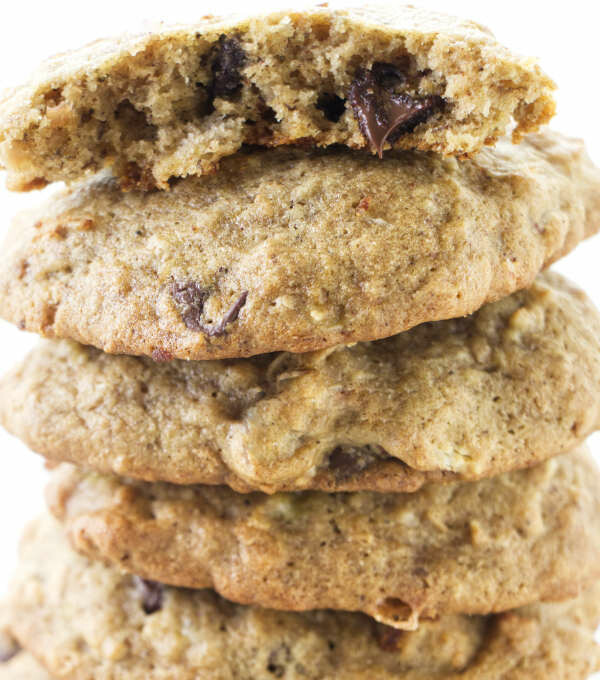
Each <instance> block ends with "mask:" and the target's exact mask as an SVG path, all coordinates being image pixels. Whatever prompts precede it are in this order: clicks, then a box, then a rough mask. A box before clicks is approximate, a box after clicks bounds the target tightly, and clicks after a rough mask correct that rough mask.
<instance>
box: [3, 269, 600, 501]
mask: <svg viewBox="0 0 600 680" xmlns="http://www.w3.org/2000/svg"><path fill="white" fill-rule="evenodd" d="M599 385H600V317H599V315H598V313H597V311H596V310H595V309H594V307H593V306H592V304H591V303H590V301H589V300H588V299H587V298H586V297H585V296H584V295H583V293H581V292H580V291H579V290H577V289H576V288H574V287H572V286H571V284H569V283H568V282H567V281H566V280H565V279H563V278H562V277H560V276H559V275H557V274H553V273H545V274H542V275H540V276H539V277H538V279H536V282H535V283H534V284H533V285H532V286H531V287H530V288H528V289H526V290H524V291H520V292H518V293H514V294H513V295H512V296H510V297H508V298H504V299H503V300H500V301H499V302H495V303H491V304H489V305H486V306H484V307H483V308H482V309H480V310H479V311H478V312H476V313H474V314H473V315H471V316H469V317H465V318H462V319H453V320H448V321H438V322H435V323H430V324H423V325H421V326H418V327H417V328H414V329H412V330H410V331H407V332H405V333H401V334H399V335H397V336H393V337H392V338H388V339H386V340H379V341H376V342H372V343H358V344H355V345H353V346H349V347H347V346H338V347H336V348H333V349H331V350H323V351H319V352H312V353H307V354H299V355H295V354H290V353H280V354H270V355H266V356H258V357H254V358H252V359H238V360H228V361H225V360H221V361H205V362H186V361H177V360H174V361H170V362H166V361H163V362H155V361H152V360H151V359H145V358H138V357H126V356H114V355H107V354H103V353H102V352H100V351H98V350H96V349H93V348H91V347H84V346H81V345H77V344H75V343H72V342H66V341H51V342H45V343H43V344H42V345H41V346H39V347H38V348H36V349H34V350H33V351H32V352H31V353H30V354H29V356H28V357H27V358H26V359H25V360H24V361H23V362H22V363H21V364H20V365H18V366H17V367H16V368H14V369H13V370H12V371H11V372H10V373H9V374H8V375H6V376H5V377H4V378H3V379H2V380H0V422H1V423H2V424H3V425H4V426H5V427H6V428H7V429H8V430H9V431H10V432H12V433H13V434H15V435H17V436H18V437H20V438H22V439H23V440H24V441H25V442H26V443H27V444H28V445H29V446H30V447H31V448H33V449H34V450H35V451H38V452H40V453H42V454H43V455H44V456H46V457H48V458H50V459H52V460H62V461H65V460H66V461H70V462H75V463H79V464H83V465H86V466H91V467H94V468H96V469H98V470H101V471H105V472H116V473H118V474H121V475H125V476H131V477H136V478H142V479H145V480H149V481H155V480H160V481H169V482H175V483H180V484H191V483H202V484H228V485H230V486H231V487H233V488H234V489H236V490H237V491H250V490H252V489H260V490H262V491H266V492H269V493H272V492H274V491H278V490H286V489H287V490H294V489H322V490H326V491H335V490H338V491H339V490H346V491H347V490H374V491H411V490H414V489H417V488H419V487H420V486H421V485H422V484H423V483H424V482H426V481H439V480H444V479H445V480H449V479H452V478H456V479H459V478H460V479H478V478H481V477H488V476H491V475H494V474H499V473H501V472H505V471H507V470H511V469H514V468H521V467H525V466H529V465H532V464H534V463H536V462H539V461H542V460H545V459H547V458H549V457H551V456H553V455H556V454H558V453H561V452H563V451H567V450H569V449H571V448H573V447H574V446H576V445H577V444H578V443H580V442H581V441H582V440H583V439H584V438H585V437H586V436H587V435H589V434H590V433H591V432H592V431H594V430H595V429H596V428H597V427H598V425H599V424H600V389H599V387H598V386H599Z"/></svg>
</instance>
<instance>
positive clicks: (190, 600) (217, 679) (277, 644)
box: [11, 520, 600, 680]
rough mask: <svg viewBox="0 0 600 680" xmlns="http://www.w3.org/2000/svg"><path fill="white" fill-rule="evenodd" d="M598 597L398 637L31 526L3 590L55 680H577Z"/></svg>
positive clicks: (466, 619)
mask: <svg viewBox="0 0 600 680" xmlns="http://www.w3.org/2000/svg"><path fill="white" fill-rule="evenodd" d="M599 620H600V592H599V589H598V587H597V586H596V587H593V588H592V589H591V590H590V591H587V592H585V593H582V594H581V595H580V596H579V597H578V598H577V599H575V600H572V601H569V602H564V603H560V604H536V605H531V606H528V607H524V608H522V609H516V610H513V611H510V612H507V613H504V614H500V615H492V616H461V615H454V616H445V617H441V618H440V619H438V620H436V621H424V622H422V624H421V625H420V626H419V629H418V630H417V631H413V632H406V631H398V630H395V629H393V628H389V627H387V626H383V625H381V624H377V623H375V622H374V621H373V620H372V619H369V618H368V617H366V616H364V615H361V614H350V613H336V612H331V611H319V612H310V613H304V614H301V613H293V612H276V611H271V610H267V609H262V608H260V607H248V606H242V605H235V604H231V603H228V602H226V601H225V600H222V599H221V598H219V597H218V596H216V595H215V594H214V593H212V592H211V591H207V590H204V591H192V590H183V589H176V588H169V587H166V586H161V585H160V584H157V583H148V582H146V581H142V580H141V579H139V578H137V577H133V576H128V575H123V574H121V573H120V572H119V571H118V570H116V569H115V568H114V567H107V566H105V565H103V564H102V563H100V562H90V561H89V560H87V559H86V558H84V557H81V556H78V555H76V554H75V553H73V552H72V551H71V550H70V549H69V547H68V546H67V544H66V541H65V539H64V538H63V536H62V534H61V531H60V530H59V529H58V528H57V526H56V525H55V524H52V523H50V522H49V520H45V521H43V522H40V523H38V524H34V525H33V526H31V527H30V528H29V530H28V532H27V535H26V537H25V540H24V542H23V544H22V555H21V563H20V566H19V569H18V571H17V574H16V578H15V580H14V581H13V584H12V588H11V625H12V627H13V630H14V632H15V634H16V636H17V637H18V639H19V641H20V642H21V644H23V645H24V646H25V647H26V648H27V649H29V650H30V651H32V652H34V653H35V655H36V656H37V657H38V658H39V659H40V660H41V661H42V662H43V663H44V664H45V665H46V666H47V667H48V669H49V671H50V672H51V673H55V674H57V675H59V677H61V678H64V679H65V680H120V679H122V678H127V679H128V680H172V678H173V677H176V678H177V679H178V680H196V679H197V678H198V677H207V678H211V680H231V678H238V679H239V680H272V679H273V678H279V677H280V678H284V677H285V678H287V679H290V680H300V679H302V680H304V679H305V678H318V679H319V680H339V678H344V679H347V680H363V679H364V680H366V679H367V678H369V679H372V678H374V677H376V678H378V680H442V679H443V680H457V678H461V680H481V678H502V680H548V678H552V680H584V678H586V677H587V675H589V674H590V673H591V672H593V671H594V670H596V669H597V668H600V655H599V654H598V648H597V646H596V644H595V643H594V640H593V632H594V629H595V627H596V625H597V623H598V621H599Z"/></svg>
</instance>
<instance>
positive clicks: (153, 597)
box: [133, 576, 165, 614]
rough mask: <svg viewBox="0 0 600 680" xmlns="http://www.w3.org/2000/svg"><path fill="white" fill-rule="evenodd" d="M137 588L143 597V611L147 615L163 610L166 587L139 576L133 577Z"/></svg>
mask: <svg viewBox="0 0 600 680" xmlns="http://www.w3.org/2000/svg"><path fill="white" fill-rule="evenodd" d="M133 579H134V582H135V586H136V588H137V589H138V591H139V592H140V594H141V596H142V609H143V610H144V612H145V613H146V614H154V613H155V612H157V611H160V610H161V609H162V605H163V593H164V589H165V587H164V586H163V584H162V583H158V582H157V581H147V580H146V579H143V578H140V577H139V576H134V577H133Z"/></svg>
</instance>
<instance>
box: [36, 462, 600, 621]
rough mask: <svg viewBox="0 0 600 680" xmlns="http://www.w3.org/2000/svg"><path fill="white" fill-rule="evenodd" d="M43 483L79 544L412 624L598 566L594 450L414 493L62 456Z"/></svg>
mask: <svg viewBox="0 0 600 680" xmlns="http://www.w3.org/2000/svg"><path fill="white" fill-rule="evenodd" d="M47 497H48V500H49V503H50V507H51V509H52V511H53V512H54V513H55V514H56V516H57V517H59V518H60V519H61V520H63V521H64V522H65V523H66V525H67V529H68V532H69V534H70V537H71V540H72V542H73V544H74V546H75V547H76V548H77V549H79V550H81V551H83V552H84V553H86V554H87V555H89V556H90V557H92V558H96V559H100V560H108V561H110V562H112V563H113V564H115V565H117V566H118V567H120V568H121V569H124V570H126V571H129V572H133V573H136V574H139V575H140V576H143V577H145V578H148V579H152V580H157V581H161V582H164V583H169V584H172V585H177V586H185V587H190V588H209V587H210V588H215V590H217V592H219V593H220V594H221V595H222V596H223V597H226V598H227V599H228V600H232V601H235V602H241V603H244V604H255V605H260V606H262V607H266V608H270V609H280V610H285V611H295V610H298V611H306V610H311V609H341V610H349V611H362V612H366V613H367V614H369V615H370V616H373V617H374V618H375V619H377V620H378V621H381V622H384V623H386V624H388V625H390V626H393V627H397V628H402V629H407V630H414V629H415V628H416V627H417V625H418V622H419V619H421V620H422V619H425V618H436V617H438V616H440V615H444V614H456V613H464V614H488V613H490V612H498V611H504V610H507V609H513V608H514V607H519V606H523V605H526V604H530V603H532V602H537V601H540V600H560V599H565V598H567V597H574V596H575V595H577V594H578V593H579V592H580V590H581V588H582V587H585V586H587V585H589V584H590V583H591V582H592V581H594V580H596V579H598V578H600V471H599V470H598V468H597V466H596V464H595V463H594V461H593V459H592V458H591V457H590V456H589V454H588V453H587V452H585V451H584V450H579V451H576V452H574V453H571V454H567V455H563V456H559V457H557V458H555V459H553V460H551V461H548V462H546V463H542V464H540V465H537V466H535V467H533V468H530V469H528V470H522V471H518V472H512V473H507V474H505V475H500V476H498V477H494V478H493V479H490V480H485V481H481V482H462V483H461V482H459V483H453V484H446V485H441V484H431V485H428V486H426V487H425V488H423V489H422V490H421V491H419V492H417V493H414V494H377V493H366V492H363V493H345V494H344V493H343V494H327V493H322V492H302V493H279V494H275V495H272V496H266V495H264V494H260V493H256V494H250V495H240V494H236V493H235V492H233V491H230V490H229V489H225V488H212V487H203V486H194V487H190V486H174V485H168V484H147V483H143V482H131V481H128V480H125V479H120V478H118V477H112V476H103V475H100V474H98V473H93V472H86V471H85V470H83V469H81V468H76V467H74V466H73V465H69V464H67V463H64V464H62V465H61V466H59V467H58V469H57V470H56V471H55V472H54V473H53V479H52V482H51V484H50V486H49V488H48V493H47Z"/></svg>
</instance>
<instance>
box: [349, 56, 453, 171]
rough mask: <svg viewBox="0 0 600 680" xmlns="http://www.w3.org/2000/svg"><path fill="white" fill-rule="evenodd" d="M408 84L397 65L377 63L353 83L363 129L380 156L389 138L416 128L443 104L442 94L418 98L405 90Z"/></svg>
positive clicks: (355, 106) (352, 96)
mask: <svg viewBox="0 0 600 680" xmlns="http://www.w3.org/2000/svg"><path fill="white" fill-rule="evenodd" d="M405 84H406V78H405V76H404V75H403V73H402V72H401V71H400V70H399V69H397V68H396V67H395V66H393V65H392V64H384V63H375V64H373V68H371V69H370V70H367V69H363V68H361V69H359V70H358V71H357V73H356V77H355V79H354V81H353V82H352V85H350V93H349V99H350V105H351V106H352V110H353V111H354V116H355V117H356V120H357V121H358V125H359V127H360V131H361V132H362V134H363V136H364V137H365V139H366V140H367V141H368V142H369V144H370V145H371V147H372V148H373V149H375V151H377V153H378V154H379V157H380V158H381V156H382V155H383V147H384V145H385V143H386V142H390V143H392V142H394V141H395V140H397V139H398V138H399V137H400V136H401V135H403V134H406V133H408V132H412V131H413V130H414V129H415V128H416V127H417V125H419V124H420V123H424V122H425V121H426V120H427V119H428V118H429V117H430V116H432V115H433V114H434V113H435V112H436V111H438V110H439V109H440V108H441V107H442V105H443V100H442V98H441V97H437V96H429V97H422V98H421V99H416V98H414V97H412V96H411V95H409V94H406V93H405V92H402V88H403V87H404V86H405Z"/></svg>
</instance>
